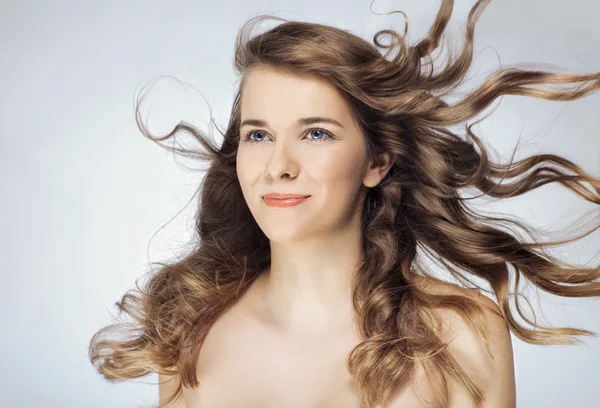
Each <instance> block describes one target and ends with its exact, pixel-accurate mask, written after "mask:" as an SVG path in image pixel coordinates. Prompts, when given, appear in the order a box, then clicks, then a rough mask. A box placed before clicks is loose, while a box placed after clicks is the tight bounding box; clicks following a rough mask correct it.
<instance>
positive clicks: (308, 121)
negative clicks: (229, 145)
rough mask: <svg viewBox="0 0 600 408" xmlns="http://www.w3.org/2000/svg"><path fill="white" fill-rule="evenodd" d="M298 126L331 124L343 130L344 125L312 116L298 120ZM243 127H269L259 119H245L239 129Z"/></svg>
mask: <svg viewBox="0 0 600 408" xmlns="http://www.w3.org/2000/svg"><path fill="white" fill-rule="evenodd" d="M297 123H298V126H306V125H312V124H314V123H331V124H334V125H337V126H339V127H341V128H342V129H343V128H344V125H342V124H341V123H340V122H338V121H337V120H335V119H331V118H324V117H321V116H313V117H310V118H300V119H298V121H297ZM245 125H250V126H269V125H268V123H267V122H266V121H264V120H260V119H246V120H244V121H243V122H242V123H241V125H240V128H241V127H242V126H245Z"/></svg>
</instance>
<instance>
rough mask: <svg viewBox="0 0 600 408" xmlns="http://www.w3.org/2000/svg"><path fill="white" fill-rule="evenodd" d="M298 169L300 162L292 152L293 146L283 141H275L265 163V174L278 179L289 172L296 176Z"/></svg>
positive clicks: (290, 175) (289, 174)
mask: <svg viewBox="0 0 600 408" xmlns="http://www.w3.org/2000/svg"><path fill="white" fill-rule="evenodd" d="M297 171H298V163H297V160H296V158H295V157H294V154H293V152H292V146H291V145H290V144H289V143H287V144H286V143H285V142H284V141H282V142H281V143H279V145H278V144H277V142H275V143H274V147H273V151H272V153H271V155H270V156H269V160H268V161H267V163H266V165H265V176H266V177H267V178H270V179H272V180H277V179H279V178H281V177H283V176H284V175H286V174H287V176H288V177H295V175H296V173H297Z"/></svg>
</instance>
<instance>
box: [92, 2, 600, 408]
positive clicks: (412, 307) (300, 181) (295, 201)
mask: <svg viewBox="0 0 600 408" xmlns="http://www.w3.org/2000/svg"><path fill="white" fill-rule="evenodd" d="M488 3H489V1H482V0H480V1H477V3H476V4H475V6H474V7H473V9H472V10H471V12H470V14H469V19H468V24H467V35H466V40H465V42H464V45H463V47H462V49H461V50H460V52H459V53H458V55H453V56H452V58H451V59H450V60H449V61H448V62H447V65H446V66H444V67H442V68H443V69H437V70H435V71H434V70H433V67H434V61H433V59H432V58H431V56H432V53H433V51H434V50H436V49H437V48H438V44H439V42H440V39H441V37H442V34H443V32H444V30H445V28H446V26H447V24H448V21H449V19H450V16H451V12H452V6H453V2H452V1H450V0H444V1H443V2H442V6H441V10H440V11H439V14H438V16H437V19H436V21H435V23H434V25H433V27H432V28H431V30H430V31H429V33H428V34H427V35H426V36H425V38H424V39H423V40H421V41H420V42H418V43H417V44H414V45H409V44H407V43H406V42H405V41H404V36H400V35H398V34H397V33H396V32H394V31H391V30H382V31H380V32H379V33H378V34H377V35H376V36H375V38H374V44H375V45H372V44H370V43H369V42H367V41H365V40H363V39H361V38H359V37H356V36H354V35H352V34H350V33H348V32H346V31H343V30H340V29H337V28H334V27H330V26H324V25H319V24H310V23H305V22H291V21H287V20H283V19H280V18H278V17H272V16H259V17H257V18H253V19H252V20H250V21H249V23H248V24H247V25H246V26H244V27H243V28H242V30H241V32H240V34H239V36H238V41H237V43H236V50H235V66H236V68H237V70H238V72H239V73H240V75H241V83H240V86H239V90H238V93H237V96H236V99H235V101H234V104H233V109H232V112H231V119H230V122H229V125H228V127H227V130H226V131H225V133H224V134H223V136H224V140H223V142H222V144H220V145H218V144H217V143H215V142H214V140H213V141H211V140H209V139H208V138H207V136H206V135H205V134H203V133H202V132H201V131H199V130H198V129H195V128H194V127H192V126H191V125H189V124H186V123H181V124H179V125H178V126H177V127H176V128H175V129H174V130H173V132H171V133H170V134H168V135H167V136H166V137H163V138H160V139H159V138H153V137H152V136H151V135H150V134H149V132H148V131H147V129H146V128H145V127H144V126H143V124H141V123H140V121H139V114H138V126H140V129H141V130H142V132H143V133H144V134H145V135H146V136H148V137H150V138H151V139H152V140H155V141H160V140H165V139H167V138H169V137H171V136H173V135H174V134H175V133H176V132H179V131H182V130H183V131H187V132H190V133H191V134H192V135H194V136H195V137H196V138H197V140H198V141H199V142H200V143H201V144H202V145H203V146H204V147H205V148H206V151H205V152H191V151H187V150H184V149H183V148H182V149H177V148H170V149H173V150H175V151H177V152H178V153H182V154H188V155H189V154H192V155H195V156H197V157H198V158H199V159H203V160H207V161H209V162H210V168H209V169H208V172H207V174H206V178H205V179H204V182H203V184H202V189H201V200H200V203H199V212H198V214H197V219H196V227H197V229H196V233H197V236H196V237H195V238H197V240H195V241H194V248H193V249H192V250H191V251H190V253H189V254H188V255H187V256H186V257H184V258H183V259H181V260H177V261H174V262H172V263H170V264H161V266H162V267H161V269H160V270H159V271H158V272H157V273H156V274H154V275H152V276H150V279H149V280H148V281H147V283H146V284H145V285H144V287H141V288H140V287H138V288H137V290H136V291H131V292H129V293H127V294H126V295H125V296H124V297H123V299H122V301H121V302H119V303H118V306H119V308H120V309H121V310H122V311H124V312H126V313H127V314H129V315H130V316H132V317H134V318H135V321H136V324H135V326H134V327H131V326H125V325H124V324H123V323H116V324H113V325H110V326H108V327H106V328H103V329H102V330H100V331H99V332H98V333H97V334H96V335H95V336H94V338H93V339H92V341H91V345H90V357H91V360H92V362H93V363H94V364H95V365H96V366H97V369H98V370H99V372H100V373H102V375H104V376H105V377H106V378H107V379H110V380H120V379H127V378H135V377H140V376H144V375H146V374H149V373H159V379H160V405H159V407H161V408H164V407H173V408H174V407H178V408H181V407H186V408H216V407H219V408H228V407H231V408H233V407H261V408H271V407H278V408H281V407H344V408H346V407H356V408H358V407H366V408H372V407H376V406H379V407H386V408H400V407H411V408H419V407H451V408H458V407H460V408H464V407H469V406H476V407H482V408H492V407H494V408H501V407H502V408H509V407H515V405H516V396H515V377H514V366H513V353H512V346H511V338H510V332H511V331H512V333H514V334H515V336H517V337H518V338H519V339H521V340H523V341H526V342H529V343H534V344H541V345H545V344H571V343H574V342H576V341H577V339H576V336H581V335H593V334H594V333H593V332H590V331H587V330H583V329H577V328H570V327H569V328H551V327H543V326H540V325H538V324H536V322H534V321H531V320H530V319H529V318H528V317H527V316H526V315H524V314H523V313H522V310H521V309H520V308H519V305H520V302H518V297H519V296H514V298H513V300H512V301H509V295H510V296H513V295H514V293H510V290H511V286H509V282H510V279H511V278H512V279H513V282H514V286H512V289H513V290H514V292H515V293H516V292H517V291H518V284H519V280H520V279H521V280H527V281H529V282H530V283H532V284H534V285H535V286H536V287H538V288H540V289H542V290H545V291H547V292H550V293H553V294H555V295H559V296H568V297H597V296H600V286H599V284H598V282H597V279H598V276H599V270H600V269H599V268H597V267H596V268H583V267H575V266H571V265H568V264H566V263H565V262H563V261H561V260H559V259H556V258H554V257H552V256H550V255H549V254H548V253H546V252H545V251H544V250H545V248H546V247H549V246H552V245H556V244H561V243H565V242H568V241H566V240H565V241H558V242H538V241H536V240H531V241H526V240H524V239H523V238H521V237H518V236H517V235H516V234H514V233H510V232H508V231H507V230H508V228H504V229H503V228H502V227H507V226H509V227H515V226H516V227H520V228H522V229H524V230H526V231H529V230H528V227H527V226H526V225H524V224H522V223H519V222H518V221H514V220H508V219H501V218H492V217H489V216H484V215H482V214H480V213H478V212H476V211H474V210H473V209H472V207H470V205H469V204H470V202H469V200H470V199H472V198H474V197H473V195H480V196H483V195H488V196H491V197H494V198H509V197H515V196H517V195H520V194H524V193H526V192H527V191H530V190H533V189H535V188H537V187H539V186H542V185H544V184H546V183H551V182H559V183H562V184H563V185H564V186H565V187H567V188H569V189H570V190H572V191H573V192H574V193H576V194H578V195H579V196H580V197H581V198H583V199H585V200H588V201H590V202H593V203H595V204H600V196H599V195H600V179H598V178H597V177H594V176H593V175H590V174H588V173H586V172H585V171H584V170H582V169H581V168H580V167H579V166H577V165H576V164H574V163H572V162H570V161H569V160H567V159H565V158H562V157H560V156H557V155H552V154H540V155H534V156H531V157H528V158H525V159H523V160H518V161H513V160H511V162H509V163H496V162H494V161H492V160H491V159H490V157H488V154H487V151H486V149H485V148H484V146H483V144H482V142H481V141H480V139H479V138H478V137H477V136H476V135H475V134H474V133H473V132H472V131H471V129H470V128H471V126H472V124H471V125H469V126H467V127H466V128H465V134H464V135H463V136H459V135H458V134H455V133H453V132H451V131H450V130H448V129H447V128H448V127H449V126H452V125H456V124H461V123H463V122H465V121H467V120H469V119H472V118H474V117H475V116H476V115H478V114H479V113H481V112H482V111H483V110H484V109H485V108H487V107H488V106H490V104H492V102H494V101H495V100H496V99H497V98H498V97H499V96H502V95H523V96H533V97H538V98H544V99H548V100H561V101H568V100H574V99H577V98H581V97H583V96H586V95H588V94H590V93H592V92H594V91H596V90H598V89H599V88H600V74H598V73H596V74H580V75H577V74H565V73H552V72H542V71H532V70H521V69H517V68H514V67H510V68H503V69H501V70H499V71H498V72H496V73H495V74H493V75H491V76H490V77H488V78H486V79H485V80H484V81H483V83H482V84H481V85H479V86H478V87H477V88H476V89H475V90H473V91H472V92H471V93H469V94H468V95H467V96H466V97H464V98H463V99H461V100H458V101H456V102H453V103H450V102H448V101H446V100H445V99H444V97H446V96H449V95H451V92H452V91H453V90H454V89H456V88H457V87H458V86H459V85H460V84H461V81H462V79H463V78H464V76H465V74H466V73H467V71H468V69H469V66H470V63H471V60H472V56H473V55H472V54H473V32H474V25H475V23H476V21H477V19H478V17H479V15H480V14H481V12H482V11H483V9H484V8H485V6H486V5H487V4H488ZM265 17H266V18H273V19H277V20H280V21H283V23H282V24H280V25H278V26H276V27H274V28H272V29H270V30H268V31H267V32H265V33H263V34H260V35H257V36H254V37H251V36H250V35H249V33H250V31H251V27H252V25H253V24H255V23H259V22H261V21H263V20H264V19H265ZM384 34H388V35H389V36H390V37H391V38H392V39H393V42H392V44H391V45H390V46H384V45H382V43H381V42H380V39H381V36H382V35H384ZM377 47H379V48H389V51H388V52H387V53H385V54H381V53H380V52H379V50H378V48H377ZM392 55H393V56H392ZM552 84H560V85H567V86H566V87H564V86H563V87H558V86H556V87H551V86H550V85H552ZM588 185H589V186H591V188H589V187H588ZM469 193H471V194H469ZM597 228H598V226H591V228H590V230H589V231H586V232H585V233H582V234H581V237H583V236H585V235H588V234H590V233H591V232H593V231H594V230H595V229H597ZM418 249H420V250H421V251H423V252H426V253H427V254H429V255H431V256H432V257H434V258H435V259H436V260H438V261H439V262H440V263H442V264H443V265H445V266H446V267H447V270H448V272H449V273H450V274H451V275H452V276H453V277H454V278H456V279H457V280H458V281H459V282H461V283H462V284H463V285H457V284H452V283H449V282H446V281H442V280H439V279H436V278H435V277H434V276H433V275H432V274H431V273H429V272H428V271H427V268H426V267H425V266H424V264H423V262H421V259H420V258H419V257H420V256H422V254H419V253H418V252H417V250H418ZM511 275H512V276H511ZM473 276H475V277H477V278H480V279H484V280H485V281H486V282H487V283H489V287H490V288H491V291H488V292H489V293H491V294H493V295H494V297H495V300H496V302H495V301H493V300H492V299H490V298H489V297H487V296H485V295H483V294H482V292H486V289H485V288H483V287H480V286H478V285H476V284H474V283H473V282H472V281H471V280H470V279H469V278H470V277H473ZM567 284H569V285H567ZM469 285H471V286H470V287H468V286H469ZM520 296H522V295H520ZM511 306H512V308H511ZM515 311H516V313H517V314H518V315H520V316H521V318H522V319H524V320H525V322H526V323H527V324H529V325H531V327H526V326H524V325H522V324H520V323H519V322H518V321H517V320H516V318H515V317H516V316H515ZM111 333H114V334H116V335H119V336H120V335H121V334H123V333H126V334H129V335H130V336H129V337H128V338H127V339H122V338H120V337H119V336H114V337H111V336H110V334H111Z"/></svg>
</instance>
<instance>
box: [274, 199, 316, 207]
mask: <svg viewBox="0 0 600 408" xmlns="http://www.w3.org/2000/svg"><path fill="white" fill-rule="evenodd" d="M309 198H310V197H304V198H268V197H263V200H264V202H265V204H267V205H268V206H269V207H276V208H287V207H293V206H295V205H298V204H301V203H303V202H305V201H306V200H308V199H309Z"/></svg>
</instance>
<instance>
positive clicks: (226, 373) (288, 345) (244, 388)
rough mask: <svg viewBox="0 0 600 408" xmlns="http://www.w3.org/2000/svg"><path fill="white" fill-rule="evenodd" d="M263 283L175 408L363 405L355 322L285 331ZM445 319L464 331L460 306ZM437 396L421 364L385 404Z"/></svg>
mask: <svg viewBox="0 0 600 408" xmlns="http://www.w3.org/2000/svg"><path fill="white" fill-rule="evenodd" d="M416 280H417V282H418V284H419V286H420V287H421V288H422V289H425V290H429V291H431V293H446V294H448V293H452V294H459V293H460V294H462V295H466V296H470V297H471V298H472V299H474V300H477V301H479V302H480V304H482V306H484V307H486V308H487V310H495V308H494V307H493V306H492V304H493V302H492V301H491V300H489V299H487V300H486V299H484V297H482V296H481V295H478V294H477V293H476V292H474V291H471V290H467V289H463V288H459V287H457V286H454V285H450V284H446V283H441V282H437V281H435V282H430V281H428V280H426V278H423V277H416ZM425 282H427V286H425ZM264 284H265V279H264V278H262V279H261V277H259V279H257V280H256V281H255V283H254V284H253V285H252V286H251V287H250V289H249V290H248V291H247V292H246V293H245V294H244V295H243V296H242V298H241V299H240V301H239V302H237V303H236V304H235V305H234V306H233V307H232V308H230V309H228V310H227V312H226V313H224V314H223V315H222V316H221V317H220V318H219V319H218V320H217V322H216V323H215V324H214V325H213V326H212V328H211V330H210V332H209V333H208V335H207V337H206V339H205V341H204V344H203V347H202V350H201V353H200V358H199V360H198V379H199V381H200V386H199V387H197V388H193V389H191V388H184V392H183V397H184V398H183V400H180V402H179V403H178V405H177V404H174V405H172V408H254V407H256V408H281V407H285V408H296V407H297V408H300V407H315V408H338V407H345V408H346V407H347V408H360V403H359V399H358V393H357V390H356V387H355V384H354V383H353V381H352V378H351V376H350V374H349V373H348V371H347V369H346V365H345V359H346V357H347V355H348V353H349V352H350V351H351V350H352V348H354V346H355V345H356V344H358V342H359V341H360V338H359V335H358V333H357V332H356V331H355V330H354V328H353V327H347V328H344V329H341V330H340V329H335V330H332V331H330V332H327V331H323V332H319V333H317V332H315V333H313V334H305V335H299V334H298V333H294V334H291V333H286V332H282V331H281V330H280V329H278V328H277V327H276V326H275V325H274V324H273V321H272V320H270V319H269V316H268V312H267V311H266V310H265V308H264V305H265V304H264V300H263V299H262V298H261V296H263V295H264ZM265 313H267V314H265ZM445 321H447V322H448V325H447V326H446V327H445V329H444V332H443V333H442V332H440V334H441V335H442V338H443V339H444V340H445V341H446V340H448V341H452V339H453V338H456V337H457V332H456V331H457V330H464V329H465V326H464V325H461V324H458V322H459V321H460V320H459V319H457V317H456V315H455V314H454V313H453V312H447V314H446V320H445ZM452 322H454V327H455V330H452ZM446 329H450V330H448V331H446ZM461 339H463V337H460V336H459V337H458V341H459V342H460V341H462V340H461ZM462 348H464V345H463V344H456V342H455V343H454V346H453V349H454V350H460V349H462ZM472 352H473V353H475V350H473V351H472ZM458 357H459V356H458V355H457V358H458ZM162 379H163V380H164V379H165V377H162ZM513 386H514V384H513ZM449 389H450V403H451V404H450V405H449V407H451V408H454V407H456V408H459V407H469V406H471V405H470V404H471V402H470V400H469V397H468V395H467V394H466V392H465V391H464V389H462V388H461V387H460V386H458V385H457V384H456V383H453V382H450V387H449ZM169 392H170V391H169ZM166 393H167V387H165V388H163V389H162V390H161V398H164V397H165V396H166ZM432 400H433V395H432V390H431V388H430V386H429V385H428V383H427V382H426V380H425V376H424V371H423V369H422V367H421V366H420V365H417V371H416V373H415V382H414V383H410V382H403V383H399V384H397V385H396V387H395V388H394V391H393V393H392V395H391V396H390V397H389V399H388V401H387V402H386V404H385V405H384V406H383V407H382V408H405V407H411V408H431V406H432V405H431V404H430V403H431V401H432ZM507 406H508V405H507ZM170 408H171V407H170Z"/></svg>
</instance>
